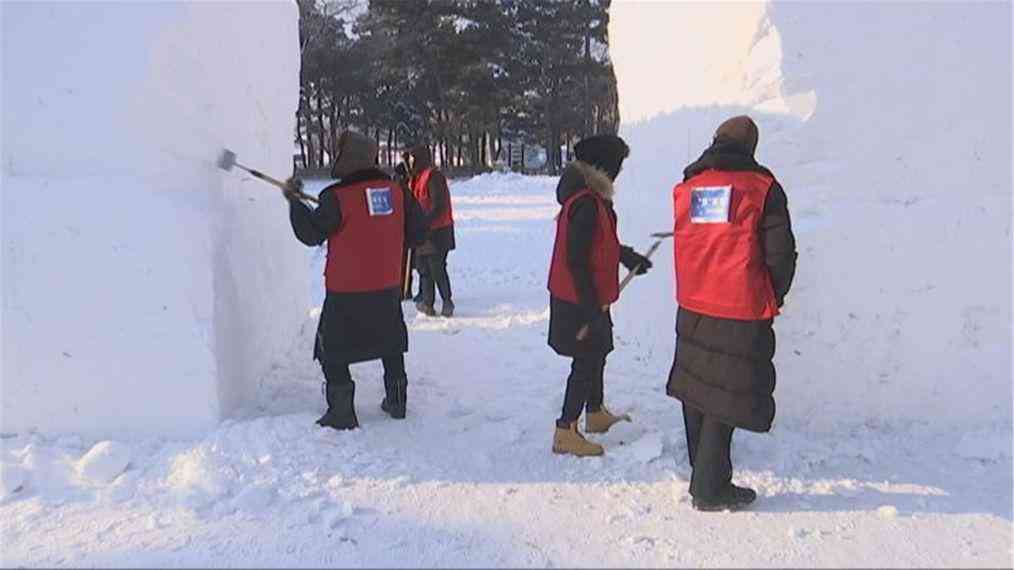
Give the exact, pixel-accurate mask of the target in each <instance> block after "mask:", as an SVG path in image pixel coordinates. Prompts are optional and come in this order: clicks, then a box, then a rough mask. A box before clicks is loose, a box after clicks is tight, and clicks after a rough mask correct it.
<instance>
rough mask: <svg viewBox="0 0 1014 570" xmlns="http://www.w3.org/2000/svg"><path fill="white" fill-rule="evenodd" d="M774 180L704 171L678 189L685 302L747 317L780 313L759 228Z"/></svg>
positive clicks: (716, 313)
mask: <svg viewBox="0 0 1014 570" xmlns="http://www.w3.org/2000/svg"><path fill="white" fill-rule="evenodd" d="M773 182H774V179H772V178H771V177H770V176H766V175H764V174H761V173H759V172H728V171H722V170H705V171H704V172H702V173H700V174H698V175H697V176H694V177H693V178H691V179H690V180H687V181H685V182H682V183H680V184H677V185H676V187H675V188H673V213H674V218H675V220H674V226H675V227H674V232H675V239H674V240H673V242H674V247H675V250H676V252H675V260H676V263H675V265H676V302H677V303H679V305H680V306H681V307H684V308H686V309H689V310H691V311H694V312H695V313H700V314H703V315H708V316H712V317H719V318H725V319H737V320H743V321H756V320H766V319H770V318H773V317H775V316H776V315H777V314H778V307H777V304H776V303H775V294H774V289H773V288H772V286H771V275H770V273H768V269H767V266H766V265H765V264H764V251H763V250H762V248H761V241H760V231H759V229H760V223H761V219H762V218H763V216H764V202H765V200H766V199H767V195H768V190H770V188H771V184H772V183H773Z"/></svg>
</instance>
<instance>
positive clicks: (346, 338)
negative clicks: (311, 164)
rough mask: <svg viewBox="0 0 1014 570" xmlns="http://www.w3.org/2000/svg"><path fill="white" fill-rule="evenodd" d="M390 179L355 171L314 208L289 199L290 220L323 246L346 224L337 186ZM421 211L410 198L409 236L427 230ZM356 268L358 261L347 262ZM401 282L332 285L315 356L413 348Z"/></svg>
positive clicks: (360, 356)
mask: <svg viewBox="0 0 1014 570" xmlns="http://www.w3.org/2000/svg"><path fill="white" fill-rule="evenodd" d="M370 180H389V177H388V176H387V175H386V174H384V173H383V172H381V171H380V170H377V169H375V168H370V169H366V170H360V171H356V172H354V173H352V174H350V175H349V176H346V177H345V178H343V179H342V180H340V181H338V182H337V183H336V184H334V185H332V186H329V187H327V188H325V189H324V190H323V191H321V193H320V196H319V199H320V204H319V205H318V206H317V208H316V209H313V210H311V209H310V208H309V207H308V206H307V205H306V204H304V203H303V202H301V201H299V200H290V201H289V220H290V221H291V222H292V229H293V231H294V232H295V234H296V237H297V239H299V241H301V242H303V243H304V244H306V245H308V246H318V245H321V244H323V243H324V242H326V241H327V239H328V236H330V235H331V234H333V233H334V232H336V231H338V229H339V228H340V227H341V221H342V214H341V210H340V208H339V202H338V198H337V196H336V195H335V192H334V189H335V188H336V187H341V186H346V185H350V184H356V183H360V182H366V181H370ZM424 228H425V226H424V221H423V216H422V212H421V211H420V210H419V206H418V204H416V202H415V201H414V200H406V201H405V239H406V242H407V243H410V244H417V243H419V242H420V241H421V239H422V237H423V235H424ZM348 270H349V271H355V270H356V268H355V266H354V265H352V264H350V265H349V266H348ZM401 296H402V292H401V288H400V287H393V288H390V289H383V290H379V291H368V292H362V293H335V292H331V291H328V292H327V296H326V297H325V298H324V306H323V307H322V308H321V313H320V322H319V323H318V325H317V342H316V343H315V344H314V348H313V357H314V359H316V360H320V361H327V362H334V363H339V364H342V363H353V362H362V361H364V360H374V359H377V358H382V357H385V356H390V355H394V354H400V353H403V352H407V351H408V331H407V330H406V328H405V318H404V316H403V314H402V312H401Z"/></svg>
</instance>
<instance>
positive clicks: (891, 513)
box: [877, 505, 898, 519]
mask: <svg viewBox="0 0 1014 570" xmlns="http://www.w3.org/2000/svg"><path fill="white" fill-rule="evenodd" d="M877 514H878V515H880V518H882V519H894V518H898V508H897V507H895V506H894V505H884V506H882V507H880V508H879V509H877Z"/></svg>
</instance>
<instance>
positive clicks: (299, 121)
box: [296, 112, 306, 168]
mask: <svg viewBox="0 0 1014 570" xmlns="http://www.w3.org/2000/svg"><path fill="white" fill-rule="evenodd" d="M300 115H302V113H298V112H297V113H296V140H297V141H299V158H300V160H302V161H303V168H306V143H305V142H303V118H302V117H301V116H300Z"/></svg>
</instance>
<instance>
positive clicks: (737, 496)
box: [693, 483, 757, 512]
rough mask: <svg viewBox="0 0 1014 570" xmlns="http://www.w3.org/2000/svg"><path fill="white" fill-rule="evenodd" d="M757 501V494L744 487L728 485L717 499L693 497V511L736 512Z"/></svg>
mask: <svg viewBox="0 0 1014 570" xmlns="http://www.w3.org/2000/svg"><path fill="white" fill-rule="evenodd" d="M755 500H757V492H756V491H754V490H753V489H748V488H746V487H737V486H735V485H733V484H731V483H730V484H729V486H728V487H726V488H725V489H724V490H723V491H722V492H721V493H719V494H718V496H717V497H713V498H708V499H699V498H697V497H694V500H693V504H694V509H696V510H698V511H706V512H713V511H738V510H740V509H742V508H743V507H746V506H748V505H750V504H751V503H753V502H754V501H755Z"/></svg>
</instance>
